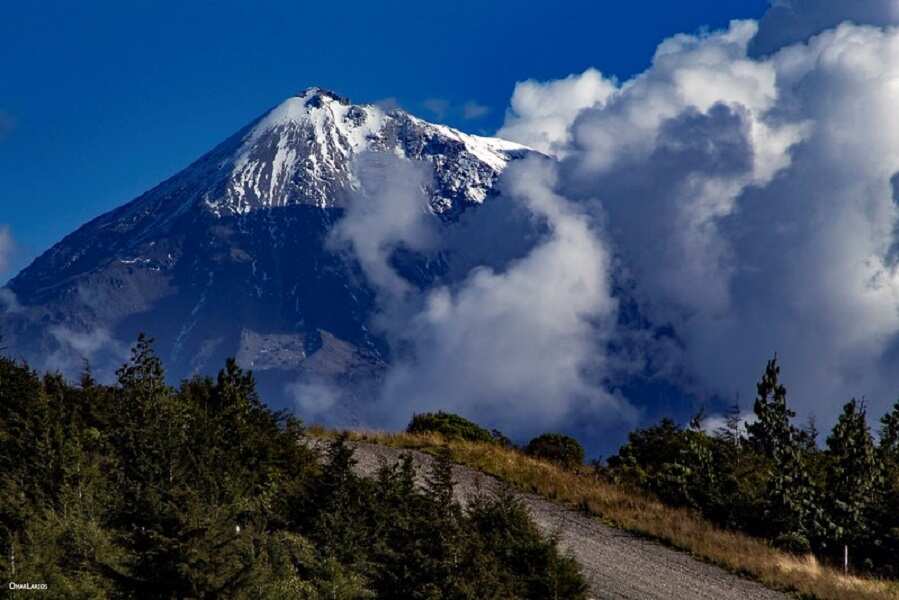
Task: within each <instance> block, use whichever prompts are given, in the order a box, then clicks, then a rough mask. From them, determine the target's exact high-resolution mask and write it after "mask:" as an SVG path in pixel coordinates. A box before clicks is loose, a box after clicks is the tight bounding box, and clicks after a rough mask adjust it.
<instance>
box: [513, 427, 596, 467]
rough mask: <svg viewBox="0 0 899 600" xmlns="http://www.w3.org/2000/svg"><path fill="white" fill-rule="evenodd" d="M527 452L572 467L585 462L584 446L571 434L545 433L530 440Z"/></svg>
mask: <svg viewBox="0 0 899 600" xmlns="http://www.w3.org/2000/svg"><path fill="white" fill-rule="evenodd" d="M525 453H526V454H529V455H530V456H534V457H537V458H543V459H546V460H551V461H553V462H556V463H559V464H560V465H562V466H563V467H566V468H571V467H576V466H578V465H581V464H583V463H584V447H583V446H581V444H580V442H578V441H577V440H576V439H574V438H573V437H571V436H567V435H563V434H561V433H544V434H543V435H541V436H539V437H536V438H534V439H532V440H531V441H530V442H528V445H527V448H525Z"/></svg>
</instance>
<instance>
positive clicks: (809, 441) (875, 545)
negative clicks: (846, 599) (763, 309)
mask: <svg viewBox="0 0 899 600" xmlns="http://www.w3.org/2000/svg"><path fill="white" fill-rule="evenodd" d="M779 379H780V367H779V366H778V364H777V360H776V358H775V359H774V360H771V361H770V362H769V363H768V365H767V368H766V369H765V372H764V375H763V377H762V379H761V381H760V382H759V383H758V386H757V388H758V390H757V397H756V400H755V404H754V413H755V420H754V422H752V423H750V424H749V425H748V426H746V425H745V424H744V423H743V421H742V418H741V415H740V408H739V406H735V407H734V408H733V409H732V410H731V412H730V414H729V415H728V417H727V420H726V424H725V425H724V426H722V427H720V428H718V430H717V431H714V432H711V433H708V432H707V431H706V430H707V427H705V426H704V423H703V420H704V419H703V416H702V415H701V414H700V415H697V416H696V417H694V419H693V421H692V422H691V423H690V425H689V426H687V427H679V426H678V425H676V424H675V423H674V422H672V421H670V420H667V419H666V420H663V421H662V422H661V423H659V424H658V425H656V426H653V427H650V428H647V429H641V430H638V431H635V432H632V433H631V434H630V436H629V441H628V442H627V443H626V444H625V445H624V446H623V447H622V448H621V449H620V451H619V452H618V454H617V455H616V456H613V457H611V458H610V459H609V461H608V466H607V468H603V469H600V470H601V472H602V473H603V474H604V475H605V476H607V477H609V478H611V479H612V480H614V481H616V482H619V483H623V484H630V485H636V486H638V487H640V488H642V489H644V490H647V491H650V492H652V493H653V494H655V495H657V496H658V497H659V498H661V499H662V500H663V501H665V502H667V503H669V504H674V505H678V506H688V507H692V508H695V509H696V510H698V511H700V512H701V513H702V514H703V515H704V516H705V517H707V518H708V519H711V520H712V521H714V522H716V523H718V524H720V525H722V526H724V527H727V528H730V529H736V530H741V531H744V532H747V533H750V534H752V535H755V536H759V537H764V538H767V539H769V540H771V541H772V543H774V544H775V545H776V546H778V547H781V548H783V549H785V550H789V551H792V552H797V553H805V552H814V553H815V554H816V555H818V556H820V557H823V558H828V559H830V560H831V561H832V562H834V563H837V564H842V560H843V553H844V548H846V547H847V546H848V549H849V556H850V561H851V565H852V567H853V569H854V570H855V571H866V572H873V573H876V574H879V575H882V576H886V577H891V578H894V577H896V576H899V402H897V403H896V405H895V406H894V408H893V409H892V411H891V412H890V413H889V414H887V415H885V416H884V417H883V418H882V419H881V421H880V425H881V427H880V431H879V441H877V442H875V438H874V436H873V435H872V432H871V428H870V425H869V424H868V421H867V414H866V409H865V404H864V402H861V401H859V400H855V399H853V400H850V401H849V402H848V403H847V404H846V405H845V406H844V407H843V411H842V414H841V415H840V416H839V419H838V421H837V423H836V425H835V426H834V428H833V431H831V433H830V434H829V435H828V436H827V437H826V439H825V440H824V445H823V447H822V446H821V444H820V443H819V439H818V438H819V432H818V431H817V428H816V426H815V423H814V420H810V421H809V422H808V423H807V424H806V425H805V426H804V427H801V428H800V427H797V426H796V425H794V424H793V418H794V417H795V414H794V413H793V411H791V410H790V408H789V406H788V404H787V392H786V389H785V387H784V386H783V385H782V384H781V383H780V381H779Z"/></svg>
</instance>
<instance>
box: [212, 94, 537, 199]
mask: <svg viewBox="0 0 899 600" xmlns="http://www.w3.org/2000/svg"><path fill="white" fill-rule="evenodd" d="M364 151H376V152H393V153H396V154H397V155H399V156H404V157H408V158H412V159H417V160H424V161H428V162H431V163H432V164H433V165H434V170H435V173H434V175H435V178H434V185H433V186H432V189H430V190H429V193H430V195H431V206H432V208H433V210H434V211H435V212H437V213H441V214H443V213H447V212H448V211H451V210H453V209H455V210H459V209H461V208H462V207H463V206H464V205H465V204H470V203H480V202H483V201H484V199H485V198H486V196H487V194H488V192H489V191H490V189H491V188H492V186H493V184H494V183H495V182H496V178H497V176H498V175H499V174H500V173H501V172H502V170H503V169H504V168H505V166H506V164H507V163H508V162H509V160H511V159H513V158H518V157H521V156H523V155H524V154H526V153H527V152H529V151H530V150H529V149H528V148H526V147H525V146H521V145H518V144H515V143H512V142H507V141H504V140H499V139H496V138H485V137H479V136H474V135H468V134H465V133H462V132H460V131H457V130H455V129H452V128H450V127H446V126H443V125H434V124H431V123H428V122H427V121H424V120H422V119H419V118H416V117H414V116H412V115H410V114H408V113H406V112H404V111H402V110H391V111H384V110H382V109H381V108H379V107H378V106H375V105H372V104H352V103H350V101H349V100H348V99H346V98H343V97H341V96H339V95H337V94H335V93H333V92H330V91H327V90H323V89H321V88H317V87H312V88H308V89H306V90H304V91H303V92H301V93H300V94H298V95H296V96H293V97H291V98H288V99H287V100H285V101H284V102H282V103H281V104H279V105H278V106H276V107H275V108H274V109H272V110H271V111H269V112H268V113H267V114H265V115H264V116H263V117H261V118H260V119H259V120H257V121H256V122H255V123H254V124H253V125H252V126H251V127H250V128H249V130H248V131H247V132H246V134H245V135H244V136H243V137H242V139H241V140H240V144H239V146H238V147H237V148H236V149H235V150H234V152H233V153H232V154H231V155H230V156H229V157H228V159H227V160H225V161H223V163H222V168H223V169H225V170H226V172H227V176H226V182H225V185H224V186H222V187H218V186H216V187H217V189H214V190H213V191H212V193H209V194H207V195H206V196H205V199H204V200H205V204H206V206H207V207H208V208H209V210H210V211H211V212H213V213H214V214H216V215H219V216H221V215H224V214H245V213H247V212H250V211H252V210H256V209H259V208H272V207H278V206H285V205H290V204H312V205H315V206H319V207H322V208H325V207H329V206H334V205H339V204H340V201H341V197H342V193H343V192H345V191H347V190H348V189H351V188H352V187H354V182H353V177H352V159H353V157H354V156H356V155H357V154H358V153H360V152H364Z"/></svg>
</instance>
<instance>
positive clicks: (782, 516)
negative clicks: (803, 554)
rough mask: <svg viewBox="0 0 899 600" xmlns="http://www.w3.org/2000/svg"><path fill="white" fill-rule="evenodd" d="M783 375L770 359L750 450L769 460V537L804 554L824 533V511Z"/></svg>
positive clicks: (759, 388)
mask: <svg viewBox="0 0 899 600" xmlns="http://www.w3.org/2000/svg"><path fill="white" fill-rule="evenodd" d="M779 376H780V367H779V366H778V365H777V357H776V356H775V357H774V358H773V359H772V360H770V361H768V364H767V366H766V368H765V373H764V375H763V376H762V380H761V381H760V382H759V383H758V385H757V391H758V395H757V397H756V400H755V405H754V410H755V414H756V422H755V423H752V424H750V425H749V426H748V427H747V430H748V431H749V439H750V442H751V444H752V446H753V447H754V448H755V449H756V450H757V451H758V452H760V453H761V454H762V455H764V456H765V457H767V459H768V462H769V471H768V485H767V489H766V492H765V504H766V508H765V516H766V523H767V527H768V534H769V535H770V536H771V537H773V538H776V539H777V540H779V543H780V544H781V545H783V546H785V547H787V548H789V549H791V550H795V551H806V550H807V549H808V548H809V547H810V544H811V542H812V540H814V539H816V538H818V537H819V536H820V534H821V532H822V528H823V513H822V510H821V506H820V503H819V502H818V494H817V491H816V490H815V487H814V484H813V482H812V481H811V479H810V478H809V475H808V472H807V469H806V465H805V463H804V457H803V453H802V449H801V447H800V444H799V442H798V437H799V436H798V432H797V431H796V428H795V427H793V425H792V424H791V423H790V420H791V419H792V418H793V417H794V416H795V415H796V413H794V412H793V411H792V410H790V408H789V407H788V406H787V390H786V388H785V387H784V386H783V385H782V384H781V383H780V382H779Z"/></svg>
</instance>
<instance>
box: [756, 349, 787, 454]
mask: <svg viewBox="0 0 899 600" xmlns="http://www.w3.org/2000/svg"><path fill="white" fill-rule="evenodd" d="M779 377H780V367H779V366H778V364H777V356H775V357H774V358H773V359H771V360H769V361H768V365H767V366H766V367H765V374H764V375H763V376H762V380H761V381H760V382H759V383H758V385H757V386H756V389H757V394H758V395H757V397H756V400H755V405H754V407H753V410H754V412H755V416H756V422H755V423H751V424H749V425H748V426H747V427H746V429H747V431H748V432H749V440H750V441H751V442H752V444H753V446H754V447H755V448H756V449H758V450H759V451H760V452H762V453H763V454H765V455H766V456H767V457H768V458H772V459H773V458H775V456H777V454H778V453H779V452H781V451H782V450H783V449H785V448H787V447H789V446H790V444H791V443H792V438H793V434H794V429H793V426H792V425H791V424H790V419H792V418H793V417H795V416H796V413H795V412H793V411H792V410H790V409H789V408H788V407H787V389H786V388H785V387H784V386H783V385H781V384H780V382H779V380H778V379H779Z"/></svg>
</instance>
